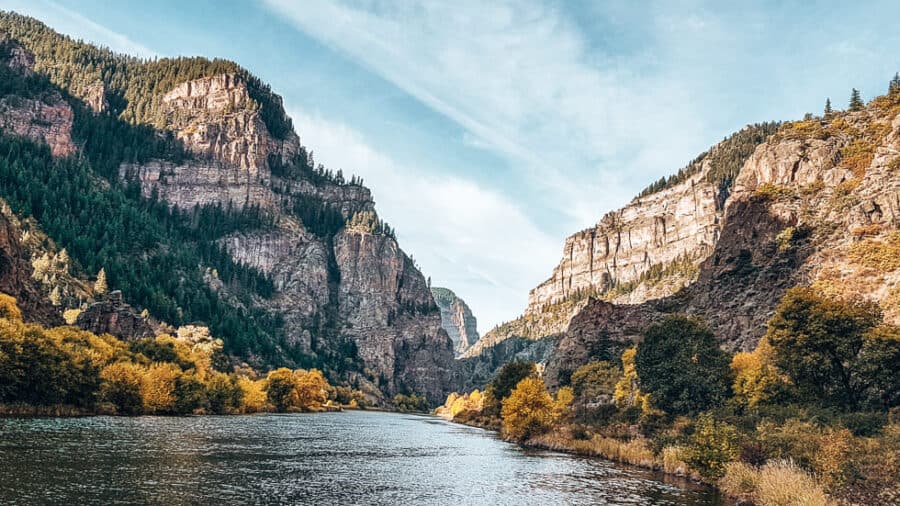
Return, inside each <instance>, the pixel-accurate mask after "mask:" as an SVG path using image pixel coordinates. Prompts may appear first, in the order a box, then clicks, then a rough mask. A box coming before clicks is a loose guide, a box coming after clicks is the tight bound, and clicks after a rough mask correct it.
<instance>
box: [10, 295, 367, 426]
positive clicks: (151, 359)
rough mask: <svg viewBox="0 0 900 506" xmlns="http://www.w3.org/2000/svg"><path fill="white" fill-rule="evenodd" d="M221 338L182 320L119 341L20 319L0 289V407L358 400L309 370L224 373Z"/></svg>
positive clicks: (329, 405) (293, 405)
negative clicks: (170, 330) (172, 327)
mask: <svg viewBox="0 0 900 506" xmlns="http://www.w3.org/2000/svg"><path fill="white" fill-rule="evenodd" d="M222 348H223V346H222V341H221V340H220V339H215V338H213V337H212V336H210V334H209V330H208V329H207V328H206V327H198V326H190V325H188V326H184V327H180V328H179V329H178V330H177V331H176V332H175V333H174V335H169V334H161V335H158V336H156V337H155V338H147V339H140V340H134V341H129V342H124V341H121V340H118V339H116V338H115V337H113V336H110V335H96V334H93V333H91V332H87V331H84V330H80V329H77V328H75V327H69V326H67V327H56V328H45V327H43V326H41V325H36V324H31V323H25V322H23V321H22V313H21V311H20V310H19V308H18V307H17V305H16V301H15V299H13V298H12V297H10V296H8V295H5V294H2V293H0V415H54V416H58V415H83V414H97V413H102V414H120V415H138V414H153V415H186V414H240V413H256V412H262V411H275V412H296V411H323V410H329V409H340V406H341V405H345V406H349V407H359V406H360V405H361V404H364V403H365V398H364V397H363V396H362V394H361V393H360V392H358V391H354V390H351V389H350V388H348V387H333V386H331V385H329V384H328V382H327V381H326V380H325V377H324V376H323V375H322V372H321V371H319V370H317V369H309V370H304V369H297V370H291V369H287V368H281V369H276V370H274V371H271V372H269V373H268V374H267V375H262V374H260V373H258V372H257V371H254V370H253V369H250V368H249V367H244V368H237V369H235V370H232V371H229V372H225V371H224V370H223V369H224V368H225V367H226V364H228V361H227V360H225V357H224V354H223V351H222Z"/></svg>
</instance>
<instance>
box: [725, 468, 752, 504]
mask: <svg viewBox="0 0 900 506" xmlns="http://www.w3.org/2000/svg"><path fill="white" fill-rule="evenodd" d="M758 485H759V470H757V469H756V468H754V467H752V466H749V465H747V464H745V463H743V462H729V463H728V464H726V465H725V474H724V476H722V478H720V479H719V488H720V489H722V492H725V493H726V494H728V495H729V496H731V497H736V498H738V499H741V500H742V501H750V500H752V498H753V496H754V495H755V494H756V487H757V486H758Z"/></svg>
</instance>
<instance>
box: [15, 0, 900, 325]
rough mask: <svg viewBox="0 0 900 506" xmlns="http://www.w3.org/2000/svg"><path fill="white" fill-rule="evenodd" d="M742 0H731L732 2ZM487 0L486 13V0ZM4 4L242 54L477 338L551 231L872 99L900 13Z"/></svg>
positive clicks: (86, 30) (535, 267) (79, 24)
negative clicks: (458, 303)
mask: <svg viewBox="0 0 900 506" xmlns="http://www.w3.org/2000/svg"><path fill="white" fill-rule="evenodd" d="M731 3H736V2H731ZM488 4H489V5H488ZM723 4H726V2H703V1H683V2H675V1H661V2H633V1H621V2H619V1H611V2H579V1H562V0H561V1H542V0H522V1H517V2H490V3H488V2H481V1H477V0H457V1H454V2H381V1H374V0H372V1H368V0H357V1H352V0H347V1H324V0H321V1H320V0H307V1H302V2H301V1H289V0H259V1H244V2H237V1H232V2H227V1H212V0H197V1H183V0H182V1H153V2H146V1H141V2H136V1H135V2H129V1H122V0H119V1H99V0H79V1H65V0H57V1H48V0H24V1H23V0H0V8H3V9H12V10H16V11H18V12H22V13H24V14H29V15H32V16H35V17H37V18H38V19H40V20H42V21H44V22H46V23H47V24H49V25H50V26H52V27H54V28H55V29H57V30H58V31H61V32H63V33H67V34H69V35H72V36H75V37H77V38H83V39H85V40H90V41H93V42H96V43H99V44H102V45H106V46H109V47H111V48H113V49H115V50H119V51H123V52H129V53H132V54H138V55H143V56H152V55H163V56H177V55H185V56H193V55H204V56H210V57H213V56H219V57H224V58H229V59H232V60H235V61H237V62H239V63H240V64H242V65H243V66H245V67H247V68H248V69H250V70H251V71H252V72H254V73H255V74H257V75H258V76H260V77H261V78H262V79H263V80H265V81H267V82H269V83H271V84H272V87H273V88H274V89H275V91H277V92H278V93H280V94H282V95H283V96H284V99H285V106H286V108H287V110H288V112H289V113H290V114H291V116H292V117H293V118H294V124H295V126H296V128H297V131H298V133H299V135H300V138H301V140H302V142H303V143H304V144H305V145H307V146H309V147H310V148H311V149H312V150H313V151H314V153H315V155H316V160H317V161H319V162H323V163H325V164H326V165H328V166H330V167H333V168H342V169H343V170H344V172H345V173H355V174H358V175H360V176H362V177H363V178H364V179H365V180H366V184H367V185H368V186H370V187H371V188H372V189H373V192H374V195H375V199H376V202H377V209H378V211H379V213H380V214H381V215H382V216H383V217H384V218H385V219H387V220H388V221H389V222H390V223H391V224H392V225H393V226H394V227H395V228H396V229H397V230H398V236H399V240H400V243H401V246H402V247H403V248H404V249H405V250H406V251H407V252H408V253H410V254H411V255H413V257H414V258H415V259H416V260H417V262H418V263H419V265H420V266H421V268H422V270H423V271H424V272H425V274H426V275H428V276H431V277H432V279H433V282H434V284H435V285H440V286H447V287H449V288H452V289H453V290H455V291H456V292H457V293H458V294H459V295H461V296H462V297H463V298H465V299H466V300H467V301H468V302H469V305H470V306H472V308H473V311H474V312H475V315H476V316H477V317H478V318H479V330H480V331H481V332H485V331H486V330H488V329H489V328H490V327H492V326H493V325H494V324H496V323H499V322H501V321H505V320H509V319H512V318H515V317H516V316H517V315H518V314H519V313H521V311H522V309H524V307H525V303H526V299H527V293H528V290H529V289H530V288H532V287H534V286H535V285H537V284H538V283H540V282H541V281H543V280H544V279H546V278H547V277H548V276H549V275H550V272H551V271H552V268H553V266H554V265H555V264H556V262H557V261H558V259H559V257H560V256H561V252H562V245H563V240H564V238H565V237H566V236H567V235H569V234H571V233H572V232H575V231H577V230H579V229H581V228H584V227H587V226H590V225H592V224H593V223H595V222H596V221H597V220H598V219H599V218H600V217H601V216H602V215H603V214H604V213H605V212H606V211H609V210H612V209H615V208H616V207H619V206H621V205H622V204H624V203H626V202H628V201H629V200H630V199H631V197H632V196H633V195H634V194H635V193H636V192H638V191H639V190H640V189H641V188H642V187H644V186H646V185H647V184H648V183H649V182H651V181H653V180H655V179H658V178H659V177H660V176H662V175H666V174H669V173H672V172H674V171H676V170H677V169H678V168H679V167H681V166H683V165H684V164H685V163H686V162H687V161H689V160H690V159H692V158H694V157H695V156H696V155H697V154H699V153H700V152H702V151H703V150H705V149H706V148H707V147H709V146H710V145H711V144H713V143H715V142H716V141H717V140H719V139H721V138H722V137H724V136H726V135H728V134H729V133H731V132H733V131H735V130H738V129H740V128H741V127H742V126H743V125H745V124H747V123H752V122H758V121H766V120H773V119H794V118H799V117H801V116H802V115H803V114H804V113H805V112H818V111H820V110H821V108H822V105H823V104H824V101H825V97H831V99H832V102H833V103H834V104H835V105H836V106H840V107H843V105H844V104H845V103H846V100H847V98H848V97H849V91H850V89H851V88H852V87H856V88H859V89H860V90H861V91H862V93H863V96H864V98H866V99H870V98H872V97H874V96H876V95H878V94H881V93H883V91H884V90H885V89H886V87H887V82H888V80H889V78H890V77H891V76H892V75H893V74H894V72H895V71H897V70H900V31H898V30H897V29H896V24H895V23H896V19H898V18H900V16H898V15H900V5H898V4H896V3H895V2H890V1H883V2H878V1H869V2H866V1H862V2H846V1H839V2H838V1H835V2H814V1H802V2H801V1H785V2H741V4H742V5H740V6H726V5H723Z"/></svg>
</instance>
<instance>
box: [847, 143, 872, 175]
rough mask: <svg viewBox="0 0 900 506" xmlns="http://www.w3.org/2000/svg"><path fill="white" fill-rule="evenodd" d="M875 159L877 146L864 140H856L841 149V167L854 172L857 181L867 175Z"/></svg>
mask: <svg viewBox="0 0 900 506" xmlns="http://www.w3.org/2000/svg"><path fill="white" fill-rule="evenodd" d="M873 159H875V145H874V144H872V143H871V142H869V141H867V140H863V139H856V140H854V141H853V142H852V143H851V144H850V145H849V146H846V147H844V148H842V149H841V166H842V167H843V168H845V169H848V170H849V171H851V172H853V175H854V176H855V177H856V178H857V179H862V178H863V177H864V176H865V175H866V169H868V168H869V165H872V160H873Z"/></svg>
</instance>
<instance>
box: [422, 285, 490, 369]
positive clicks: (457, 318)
mask: <svg viewBox="0 0 900 506" xmlns="http://www.w3.org/2000/svg"><path fill="white" fill-rule="evenodd" d="M431 294H432V295H433V296H434V301H435V302H436V303H437V305H438V308H440V310H441V326H442V327H443V328H444V330H446V331H447V334H448V335H449V336H450V339H451V340H453V349H454V350H455V351H456V354H457V355H461V354H463V353H465V352H466V350H468V349H469V347H470V346H472V345H473V344H475V343H477V342H478V321H477V320H476V319H475V316H473V315H472V310H471V309H469V306H468V305H467V304H466V301H464V300H462V299H460V298H459V297H457V296H456V294H455V293H453V291H451V290H450V289H448V288H438V287H432V288H431Z"/></svg>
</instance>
